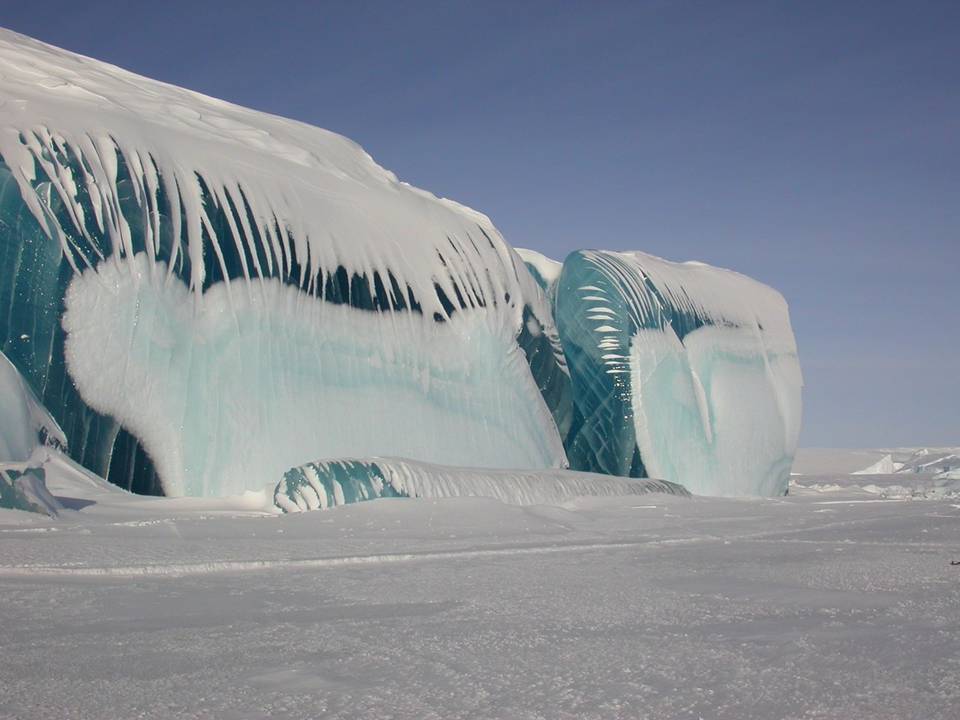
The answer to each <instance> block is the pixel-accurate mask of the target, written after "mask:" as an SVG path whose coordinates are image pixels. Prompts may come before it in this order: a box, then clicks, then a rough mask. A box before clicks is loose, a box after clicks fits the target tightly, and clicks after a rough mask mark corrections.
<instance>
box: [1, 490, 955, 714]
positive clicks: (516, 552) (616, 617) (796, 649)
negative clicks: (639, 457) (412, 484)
mask: <svg viewBox="0 0 960 720" xmlns="http://www.w3.org/2000/svg"><path fill="white" fill-rule="evenodd" d="M51 475H52V478H53V479H52V480H51V489H52V490H53V492H54V493H55V494H56V495H57V496H58V497H59V498H60V500H61V503H62V504H64V505H65V506H66V507H68V508H73V510H68V511H64V512H62V513H61V514H60V516H59V517H58V518H56V519H49V518H45V517H42V516H39V515H33V514H30V513H24V512H18V511H0V588H2V591H0V599H2V602H0V717H3V718H56V719H57V720H60V719H62V718H97V719H100V718H133V717H137V718H171V717H175V718H206V717H217V718H259V717H272V718H314V717H334V718H387V717H393V718H417V719H427V718H510V719H511V720H513V719H519V718H643V717H650V718H701V717H702V718H731V719H732V718H736V719H738V720H739V719H743V718H758V719H761V718H762V719H763V720H770V719H771V718H843V719H844V720H847V719H849V718H873V719H877V718H897V719H902V718H924V719H933V718H951V719H952V718H956V717H957V711H958V708H960V566H951V564H950V561H951V560H960V499H958V498H951V497H948V496H945V495H939V496H937V495H933V496H931V497H933V498H935V499H922V500H918V499H908V498H906V497H897V498H894V499H891V498H885V497H883V496H882V495H879V494H876V493H870V492H867V491H864V490H862V489H860V486H861V485H869V484H870V483H871V479H870V478H867V477H865V476H834V477H833V481H832V483H826V482H824V481H823V478H822V477H819V478H806V477H795V478H794V484H793V486H792V487H791V495H790V496H788V497H786V498H780V499H752V500H736V499H709V498H694V499H687V498H682V497H669V496H664V495H647V496H644V497H632V498H595V499H589V500H577V501H573V502H570V503H568V504H566V505H564V506H563V507H544V506H535V507H515V506H508V505H503V504H501V503H499V502H496V501H492V500H484V499H477V498H459V499H448V500H437V501H430V500H406V499H388V500H377V501H373V502H369V503H362V504H358V505H351V506H346V507H342V508H337V509H334V510H330V511H324V512H313V513H304V514H301V515H276V514H268V513H265V512H263V511H261V510H260V509H258V508H260V507H261V506H262V504H263V502H264V498H263V497H262V496H257V495H254V494H250V495H248V496H246V497H245V498H239V499H233V500H229V499H228V500H220V501H211V500H196V499H181V500H163V499H149V498H138V497H135V496H130V495H126V494H124V493H121V492H117V491H114V490H111V489H109V488H107V487H105V486H103V485H102V484H101V483H100V482H98V481H95V480H93V479H91V478H87V477H85V476H84V475H82V474H80V473H70V472H58V473H51ZM829 485H833V486H836V487H833V488H829ZM815 488H819V489H815Z"/></svg>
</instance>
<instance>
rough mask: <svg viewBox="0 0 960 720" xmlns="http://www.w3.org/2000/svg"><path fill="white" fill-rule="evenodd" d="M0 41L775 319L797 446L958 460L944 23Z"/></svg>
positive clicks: (156, 17) (503, 14)
mask: <svg viewBox="0 0 960 720" xmlns="http://www.w3.org/2000/svg"><path fill="white" fill-rule="evenodd" d="M0 25H3V26H6V27H8V28H10V29H13V30H17V31H19V32H23V33H26V34H28V35H32V36H34V37H36V38H39V39H41V40H44V41H46V42H49V43H52V44H54V45H59V46H61V47H65V48H68V49H70V50H74V51H76V52H80V53H83V54H86V55H91V56H93V57H97V58H99V59H102V60H106V61H108V62H112V63H116V64H117V65H121V66H123V67H125V68H128V69H130V70H133V71H135V72H138V73H142V74H144V75H148V76H151V77H154V78H158V79H160V80H165V81H167V82H171V83H175V84H177V85H183V86H186V87H189V88H192V89H194V90H198V91H200V92H204V93H207V94H210V95H214V96H216V97H220V98H224V99H227V100H231V101H233V102H237V103H240V104H243V105H248V106H251V107H254V108H258V109H261V110H266V111H269V112H272V113H276V114H279V115H285V116H289V117H294V118H297V119H300V120H303V121H306V122H309V123H313V124H316V125H320V126H322V127H325V128H329V129H331V130H335V131H337V132H340V133H343V134H344V135H347V136H349V137H351V138H353V139H354V140H356V141H358V142H359V143H360V144H361V145H363V146H364V147H365V148H366V149H367V150H368V151H369V152H370V153H371V154H372V155H373V156H374V158H375V159H376V160H377V161H378V162H380V163H381V164H382V165H384V166H385V167H388V168H390V169H391V170H394V171H395V172H396V173H397V174H398V175H399V176H400V177H401V178H402V179H404V180H407V181H408V182H411V183H413V184H415V185H419V186H421V187H424V188H427V189H429V190H431V191H433V192H435V193H436V194H438V195H443V196H447V197H451V198H454V199H456V200H459V201H461V202H463V203H466V204H468V205H471V206H473V207H475V208H477V209H479V210H482V211H483V212H485V213H487V214H488V215H490V216H491V218H492V219H493V221H494V223H496V225H497V226H498V227H499V228H500V230H501V231H502V232H503V233H504V235H505V236H506V237H507V239H508V240H509V241H510V242H511V243H513V244H514V245H517V246H521V247H531V248H535V249H537V250H540V251H541V252H544V253H546V254H548V255H551V256H553V257H556V258H561V259H562V257H563V255H564V254H565V253H567V252H568V251H570V250H572V249H575V248H582V247H599V248H607V249H639V250H644V251H647V252H651V253H654V254H657V255H662V256H664V257H667V258H670V259H675V260H686V259H699V260H704V261H706V262H710V263H713V264H716V265H722V266H725V267H730V268H733V269H736V270H739V271H742V272H745V273H747V274H749V275H752V276H754V277H756V278H758V279H760V280H763V281H764V282H767V283H770V284H772V285H774V286H775V287H777V288H778V289H780V290H781V291H782V292H783V293H784V295H785V296H786V297H787V300H788V301H789V303H790V307H791V312H792V318H793V325H794V329H795V331H796V334H797V339H798V342H799V344H800V351H801V360H802V363H803V368H804V373H805V376H806V389H805V396H804V398H805V419H804V431H803V436H802V440H801V442H802V444H804V445H806V446H835V447H843V446H882V445H918V444H960V372H958V371H960V321H958V317H957V316H958V312H960V2H921V1H913V2H882V1H881V0H876V1H870V2H843V1H840V0H835V1H833V2H812V1H804V2H776V1H768V2H727V1H724V2H693V1H688V0H676V1H673V2H666V1H664V2H633V3H618V2H606V3H604V2H578V3H573V2H549V3H548V2H532V1H531V2H446V3H441V2H437V3H427V2H385V3H375V2H282V1H278V2H274V3H267V2H263V1H262V0H258V1H256V2H248V1H243V0H237V1H236V2H222V3H218V2H198V1H196V0H194V2H179V1H176V0H170V1H168V2H151V3H143V4H140V3H120V2H95V1H93V2H77V1H76V0H73V1H72V2H59V1H57V0H47V1H46V2H42V3H38V2H32V1H31V2H19V3H18V2H15V1H11V0H6V2H4V4H3V5H2V7H0Z"/></svg>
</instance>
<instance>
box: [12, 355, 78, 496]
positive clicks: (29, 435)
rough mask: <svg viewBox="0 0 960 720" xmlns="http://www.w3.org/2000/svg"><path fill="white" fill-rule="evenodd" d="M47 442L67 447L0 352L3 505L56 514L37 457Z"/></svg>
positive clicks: (55, 425)
mask: <svg viewBox="0 0 960 720" xmlns="http://www.w3.org/2000/svg"><path fill="white" fill-rule="evenodd" d="M48 445H49V446H53V447H59V448H63V447H66V439H65V438H64V436H63V431H62V430H60V426H59V425H57V423H56V421H55V420H54V419H53V418H52V417H50V414H49V413H48V412H47V411H46V409H45V408H44V407H43V406H42V405H41V404H40V403H39V402H37V399H36V397H35V396H34V394H33V392H32V391H31V390H30V388H29V386H28V385H27V384H26V383H25V382H24V380H23V378H22V377H20V373H19V372H17V369H16V368H15V367H14V366H13V365H12V364H11V363H10V361H9V360H7V357H6V355H4V354H3V353H2V352H0V508H12V509H14V510H29V511H31V512H40V513H45V514H47V515H56V514H57V511H58V510H59V509H60V505H59V503H58V502H57V500H56V499H55V498H54V497H53V496H52V495H51V494H50V493H49V492H48V491H47V488H46V485H45V484H44V475H45V473H44V470H43V468H42V467H41V466H40V458H38V455H39V454H40V453H41V452H42V448H43V447H44V446H48Z"/></svg>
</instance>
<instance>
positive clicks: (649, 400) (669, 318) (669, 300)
mask: <svg viewBox="0 0 960 720" xmlns="http://www.w3.org/2000/svg"><path fill="white" fill-rule="evenodd" d="M520 254H521V256H522V257H523V258H524V261H525V262H526V263H527V265H528V267H529V268H530V271H531V273H532V274H533V276H534V277H535V278H536V279H537V280H538V282H540V284H541V286H542V287H543V288H544V290H545V292H546V293H547V295H548V297H550V298H551V299H552V300H553V303H554V318H555V321H556V323H557V328H558V332H559V334H560V341H561V344H562V346H563V349H564V353H565V355H566V358H567V362H568V365H569V369H570V373H571V381H572V386H573V398H574V405H575V416H574V420H573V423H572V430H571V431H570V433H569V434H568V435H567V436H566V438H565V445H566V449H567V456H568V458H569V460H570V464H571V467H572V468H574V469H577V470H590V471H595V472H603V473H610V474H613V475H624V476H631V477H643V476H646V475H649V476H651V477H659V478H664V479H667V480H672V481H674V482H681V483H683V484H684V485H685V486H686V487H687V488H689V489H690V490H691V491H693V492H695V493H699V494H707V495H752V494H760V495H782V494H783V493H784V492H785V491H786V489H787V481H788V478H789V473H790V465H791V462H792V460H793V454H794V452H795V449H796V443H797V437H798V435H799V430H800V416H801V400H800V391H801V386H802V379H801V374H800V366H799V362H798V359H797V348H796V343H795V341H794V337H793V331H792V329H791V327H790V320H789V314H788V312H787V306H786V303H785V302H784V300H783V298H782V297H781V296H780V295H779V293H777V292H776V291H775V290H773V289H771V288H769V287H767V286H765V285H762V284H761V283H758V282H756V281H754V280H751V279H750V278H747V277H745V276H743V275H740V274H738V273H734V272H731V271H729V270H722V269H719V268H713V267H710V266H708V265H704V264H702V263H692V262H690V263H672V262H669V261H666V260H662V259H660V258H657V257H654V256H651V255H646V254H643V253H639V252H635V253H614V252H600V251H586V250H585V251H579V252H574V253H572V254H571V255H569V256H568V257H567V259H566V260H565V261H564V262H563V264H562V266H561V265H560V264H559V263H556V262H555V261H552V260H550V259H549V258H545V257H544V256H542V255H540V254H538V253H534V252H531V251H528V250H523V251H520Z"/></svg>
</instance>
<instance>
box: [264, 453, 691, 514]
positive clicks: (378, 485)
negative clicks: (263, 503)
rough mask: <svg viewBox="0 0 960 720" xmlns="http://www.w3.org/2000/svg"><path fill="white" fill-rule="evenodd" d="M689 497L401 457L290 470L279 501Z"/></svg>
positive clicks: (653, 485)
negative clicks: (446, 464) (452, 465)
mask: <svg viewBox="0 0 960 720" xmlns="http://www.w3.org/2000/svg"><path fill="white" fill-rule="evenodd" d="M650 493H663V494H667V495H680V496H689V494H690V493H689V492H687V490H686V489H684V488H683V487H681V486H679V485H676V484H674V483H671V482H666V481H663V480H649V479H647V480H634V479H627V478H619V477H611V476H609V475H598V474H595V473H583V472H573V471H568V470H480V469H475V468H462V467H449V466H441V465H433V464H430V463H424V462H416V461H413V460H403V459H398V458H370V459H367V460H360V459H357V460H353V459H342V460H324V461H318V462H313V463H307V464H305V465H301V466H299V467H296V468H293V469H291V470H289V471H288V472H287V473H286V475H284V478H283V480H281V481H280V483H279V484H278V485H277V489H276V491H275V493H274V503H275V504H276V506H277V507H278V508H280V509H281V510H283V511H284V512H302V511H304V510H317V509H325V508H328V507H334V506H337V505H345V504H348V503H353V502H360V501H363V500H374V499H376V498H381V497H418V498H447V497H464V496H470V497H487V498H493V499H495V500H500V501H501V502H504V503H508V504H511V505H557V504H561V503H564V502H567V501H569V500H572V499H573V498H575V497H584V496H586V497H589V496H621V495H647V494H650Z"/></svg>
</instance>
